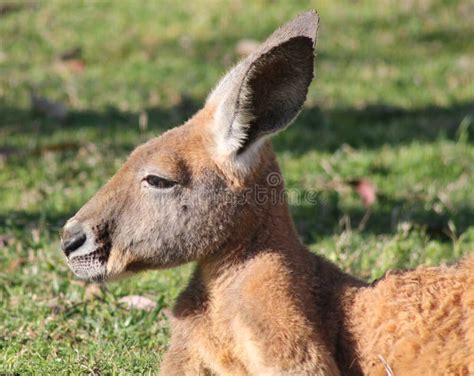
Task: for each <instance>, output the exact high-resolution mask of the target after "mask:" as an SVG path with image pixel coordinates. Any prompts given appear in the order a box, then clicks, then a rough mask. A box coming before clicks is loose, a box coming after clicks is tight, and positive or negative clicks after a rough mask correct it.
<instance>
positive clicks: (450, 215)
mask: <svg viewBox="0 0 474 376" xmlns="http://www.w3.org/2000/svg"><path fill="white" fill-rule="evenodd" d="M339 199H340V196H339V194H338V193H337V192H334V191H326V192H322V195H321V199H320V200H318V202H317V203H316V204H306V205H304V204H299V205H290V210H291V213H292V216H293V219H294V220H295V224H296V228H297V229H298V233H299V234H300V236H301V237H302V239H303V241H304V243H306V244H310V243H313V242H315V241H318V240H320V239H321V238H324V237H327V236H330V235H332V234H336V233H341V232H342V231H344V230H346V229H347V227H350V229H351V230H356V229H358V230H360V231H361V232H362V233H366V234H372V235H384V234H394V233H396V232H398V231H399V226H400V225H401V224H407V225H408V226H410V228H414V229H421V230H422V231H424V233H425V234H426V235H427V236H428V237H429V238H431V239H436V240H438V241H441V242H450V241H451V240H452V236H453V233H452V231H453V229H452V228H451V227H450V226H451V225H450V223H451V224H452V225H454V228H455V229H456V230H455V231H456V236H459V235H461V234H462V233H464V232H465V231H466V230H467V229H468V228H469V227H470V226H472V218H474V208H472V207H470V206H463V207H455V208H452V210H446V211H443V212H438V211H435V210H434V209H433V208H431V209H427V208H426V202H424V201H422V200H417V199H394V198H390V197H385V196H381V197H379V200H378V203H376V204H375V205H374V207H372V208H371V209H370V211H369V212H367V209H366V208H365V207H363V206H358V207H351V208H344V209H342V208H341V207H340V205H339Z"/></svg>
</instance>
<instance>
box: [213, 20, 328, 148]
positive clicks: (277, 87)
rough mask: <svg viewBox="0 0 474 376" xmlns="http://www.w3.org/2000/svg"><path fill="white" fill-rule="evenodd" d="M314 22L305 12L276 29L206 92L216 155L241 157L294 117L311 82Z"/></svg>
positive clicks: (316, 25) (315, 21)
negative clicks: (211, 109) (212, 116)
mask: <svg viewBox="0 0 474 376" xmlns="http://www.w3.org/2000/svg"><path fill="white" fill-rule="evenodd" d="M318 20H319V18H318V16H317V14H316V12H314V11H309V12H306V13H303V14H301V15H299V16H298V17H296V18H295V19H294V20H292V21H290V22H289V23H287V24H286V25H284V26H283V27H281V28H279V29H278V30H276V31H275V32H274V33H273V34H272V35H271V36H270V37H269V38H268V39H267V40H266V41H265V42H264V43H263V44H262V45H261V46H260V47H259V48H258V49H257V50H256V51H255V52H254V53H253V54H251V55H250V56H249V57H248V58H247V59H245V60H243V61H242V62H241V63H240V64H238V65H237V66H236V67H235V68H234V69H232V70H231V71H230V72H229V73H228V74H227V75H226V76H225V77H224V78H223V79H222V80H221V82H220V83H219V84H218V85H217V87H216V89H214V91H213V92H212V93H211V95H210V96H209V98H208V103H212V105H214V106H215V107H216V113H215V135H216V144H217V150H218V154H223V155H232V154H234V155H238V154H241V153H243V152H244V151H245V150H246V149H248V148H249V146H250V145H251V144H253V143H255V142H256V141H257V140H258V139H261V138H262V137H264V136H266V135H269V134H273V133H275V132H278V131H280V130H282V129H284V128H285V127H286V126H287V125H288V124H290V123H291V121H292V120H293V119H294V118H295V117H296V116H297V114H298V113H299V111H300V109H301V107H302V106H303V103H304V101H305V99H306V95H307V92H308V87H309V85H310V83H311V80H312V78H313V65H314V46H315V42H316V32H317V28H318Z"/></svg>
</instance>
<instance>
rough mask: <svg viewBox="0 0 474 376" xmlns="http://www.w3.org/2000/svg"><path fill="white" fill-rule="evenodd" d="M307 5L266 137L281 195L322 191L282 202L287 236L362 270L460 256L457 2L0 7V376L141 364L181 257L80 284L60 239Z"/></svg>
mask: <svg viewBox="0 0 474 376" xmlns="http://www.w3.org/2000/svg"><path fill="white" fill-rule="evenodd" d="M308 8H315V9H317V10H318V11H319V13H320V16H321V26H320V30H319V41H318V47H317V50H318V53H317V59H316V79H315V81H314V83H313V84H312V86H311V88H310V92H309V95H308V100H307V102H306V106H305V109H304V111H303V112H302V114H301V115H300V117H299V118H298V120H297V121H296V122H295V123H294V124H293V125H292V126H291V127H290V128H289V129H288V130H287V131H286V132H284V133H282V134H280V135H278V136H277V137H276V139H275V142H274V143H275V149H276V151H277V154H278V157H279V161H280V162H281V165H282V169H283V174H284V176H285V179H286V181H287V187H288V188H289V189H290V190H292V191H295V190H298V192H299V194H304V193H305V192H313V193H315V194H317V197H318V200H317V203H316V204H308V203H307V202H305V201H301V202H295V201H294V202H293V204H292V206H291V210H292V212H293V214H294V218H295V221H296V225H297V228H298V230H299V233H300V235H301V237H302V239H303V240H304V241H305V242H306V244H308V245H309V246H310V248H311V250H313V251H314V252H317V253H319V254H323V255H325V256H326V257H328V258H329V259H331V260H333V261H334V262H336V263H337V264H338V265H339V266H340V267H341V268H343V269H344V270H347V271H350V272H352V273H354V274H356V275H358V276H360V277H362V278H365V279H367V280H372V279H374V278H377V277H379V276H381V275H382V274H383V273H384V272H385V271H386V270H387V269H389V268H399V267H403V268H411V267H414V266H416V265H418V264H420V263H426V264H436V263H439V262H443V261H451V260H454V259H456V258H459V257H460V256H461V255H462V254H465V253H467V252H469V251H471V250H473V249H474V193H473V184H474V124H473V123H474V43H473V40H474V23H473V22H472V20H473V19H474V3H473V2H472V1H470V0H445V1H442V0H438V1H437V0H418V1H417V0H400V1H391V0H371V1H369V0H368V1H362V0H359V1H356V0H352V1H349V0H347V1H330V0H321V1H313V2H307V1H291V2H290V1H281V2H280V1H231V2H224V1H211V2H208V1H203V0H196V1H193V2H184V1H179V0H174V1H151V0H150V1H133V0H129V1H114V2H111V1H38V2H36V1H34V2H31V1H30V2H26V1H25V2H5V1H0V373H1V372H19V373H21V374H22V375H23V374H62V373H64V374H94V375H98V374H142V373H145V374H148V373H155V371H156V370H157V368H159V363H160V359H161V357H162V354H163V352H164V351H165V350H166V345H167V341H168V336H169V329H168V322H167V319H166V317H165V315H164V313H163V308H167V307H170V306H172V303H173V301H174V299H175V297H176V296H177V294H178V293H179V291H180V289H182V288H183V287H184V285H185V283H186V279H187V277H188V276H189V273H190V271H191V268H192V266H189V265H187V266H184V267H181V268H178V269H174V270H167V271H159V272H149V273H144V274H141V275H139V276H137V277H134V278H132V279H128V280H124V281H120V282H115V283H111V284H109V285H107V286H106V287H98V286H95V285H86V284H84V283H82V282H79V281H76V280H75V279H74V277H73V275H72V273H71V272H70V271H69V270H68V268H67V266H66V265H65V263H64V260H63V258H62V255H61V252H60V251H59V239H58V231H59V229H60V228H61V226H62V225H63V224H64V222H65V220H66V219H67V218H68V217H70V216H71V215H72V214H73V213H74V212H75V211H76V210H77V209H78V208H79V207H80V206H81V205H82V204H83V203H85V201H86V200H87V199H88V198H89V197H91V196H92V195H93V194H94V193H95V192H96V191H97V190H98V189H99V187H101V186H102V185H103V184H104V183H105V182H106V181H107V179H108V178H109V177H110V176H112V175H113V173H114V172H115V171H116V170H117V168H118V167H119V166H120V165H121V163H123V161H124V160H125V158H126V157H127V155H128V153H129V152H130V151H131V150H133V148H134V147H135V146H137V145H138V144H140V143H142V142H144V141H145V140H148V139H150V138H151V137H154V136H157V135H159V134H160V133H161V132H163V131H164V130H166V129H168V128H170V127H173V126H176V125H179V124H180V123H182V122H183V121H185V120H186V119H187V118H189V116H191V115H192V114H193V112H194V111H196V110H197V109H198V108H199V107H200V106H201V105H202V103H203V101H204V100H205V98H206V95H207V93H208V92H209V90H210V89H211V88H212V87H213V86H214V85H215V84H216V82H217V81H218V79H219V78H220V76H222V75H223V74H224V72H225V71H226V70H227V69H229V68H230V67H231V66H232V65H233V64H234V63H235V62H236V61H238V59H239V58H240V56H241V55H243V54H245V52H246V51H245V50H248V49H249V48H251V47H252V46H253V45H254V44H255V41H262V40H263V39H264V38H265V37H266V36H268V35H269V34H270V33H271V32H272V31H273V30H274V29H275V28H276V27H277V26H278V25H280V24H282V23H284V22H286V21H287V20H289V19H291V18H292V17H293V16H295V15H296V14H298V13H301V12H302V11H304V10H307V9H308ZM32 97H33V99H32ZM66 112H67V113H66ZM375 191H376V192H377V196H376V199H375V201H374V202H371V203H367V202H365V204H364V200H367V195H368V194H369V196H370V195H371V194H372V193H374V192H375ZM369 201H370V200H369ZM130 295H140V296H143V297H147V298H149V299H151V301H152V302H156V307H155V308H154V309H152V310H151V311H145V310H142V309H132V310H128V309H127V308H126V307H125V306H124V305H123V304H121V303H120V299H121V298H123V297H126V296H130Z"/></svg>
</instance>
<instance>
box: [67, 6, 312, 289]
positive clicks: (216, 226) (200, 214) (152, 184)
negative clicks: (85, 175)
mask: <svg viewBox="0 0 474 376" xmlns="http://www.w3.org/2000/svg"><path fill="white" fill-rule="evenodd" d="M317 25H318V17H317V15H316V13H315V12H307V13H304V14H302V15H300V16H298V17H297V18H295V19H294V20H293V21H291V22H289V23H288V24H286V25H285V26H283V27H282V28H280V29H278V30H276V31H275V32H274V33H273V34H272V35H271V36H270V37H269V38H268V39H267V41H265V42H264V43H263V44H262V45H261V46H260V48H259V49H258V50H257V51H255V52H254V53H253V54H252V55H250V56H249V57H248V58H246V59H245V60H243V61H241V62H240V63H239V64H238V65H237V66H236V67H235V68H233V69H232V70H231V71H230V72H229V73H228V74H227V75H226V76H225V77H224V78H223V79H222V80H221V81H220V83H219V84H218V85H217V87H216V88H215V89H214V90H213V91H212V93H211V94H210V95H209V97H208V99H207V101H206V104H205V106H204V108H203V109H202V110H200V111H199V112H198V113H197V114H196V115H194V117H192V118H191V119H190V120H188V121H187V122H186V123H185V124H184V125H182V126H180V127H177V128H174V129H172V130H170V131H168V132H166V133H164V134H163V135H161V136H160V137H158V138H156V139H153V140H151V141H149V142H147V143H145V144H143V145H141V146H139V147H138V148H136V149H135V151H133V152H132V154H131V155H130V157H129V158H128V160H127V161H126V163H125V164H124V165H123V166H122V168H121V169H120V170H119V171H118V172H117V173H116V174H115V175H114V176H113V177H112V178H111V180H110V181H109V182H108V183H107V184H106V185H105V186H104V187H103V188H102V189H101V190H100V191H99V192H98V193H97V194H96V195H95V196H94V197H92V199H90V201H89V202H87V203H86V204H85V205H84V206H83V207H82V208H81V209H80V210H79V211H78V212H77V213H76V215H75V216H74V217H73V218H71V219H70V220H69V221H68V222H67V223H66V225H65V226H64V229H63V233H62V242H61V247H62V249H63V251H64V253H65V254H66V257H67V260H68V264H69V266H70V267H71V269H72V270H73V272H74V273H75V274H76V275H78V276H79V277H80V278H84V279H90V280H105V279H110V278H114V277H118V276H122V275H125V274H127V273H131V272H132V273H133V272H136V271H139V270H144V269H152V268H166V267H171V266H175V265H178V264H182V263H185V262H188V261H191V260H199V259H203V258H206V257H211V255H216V254H219V252H225V250H226V249H229V247H232V246H236V245H237V244H238V243H242V242H246V241H250V240H249V239H251V237H252V234H254V233H255V231H257V230H258V228H259V227H261V226H262V222H263V221H265V217H266V214H265V213H268V212H269V210H271V206H272V204H271V202H270V201H268V200H265V195H267V194H268V192H269V191H270V190H269V188H271V189H272V190H275V189H277V190H282V183H281V182H278V183H277V184H275V182H271V181H268V176H269V175H271V174H272V173H278V171H279V170H278V165H277V164H276V162H275V158H274V155H273V152H272V149H271V145H270V142H269V141H268V137H269V136H270V135H272V134H275V133H276V132H278V131H280V130H282V129H284V128H285V127H286V126H287V125H288V124H289V123H290V122H291V121H292V120H293V119H294V118H295V117H296V115H297V114H298V112H299V111H300V109H301V107H302V105H303V103H304V101H305V99H306V94H307V91H308V86H309V84H310V83H311V80H312V78H313V59H314V45H315V38H316V31H317ZM270 185H271V187H270ZM262 196H263V199H262ZM267 216H268V215H267Z"/></svg>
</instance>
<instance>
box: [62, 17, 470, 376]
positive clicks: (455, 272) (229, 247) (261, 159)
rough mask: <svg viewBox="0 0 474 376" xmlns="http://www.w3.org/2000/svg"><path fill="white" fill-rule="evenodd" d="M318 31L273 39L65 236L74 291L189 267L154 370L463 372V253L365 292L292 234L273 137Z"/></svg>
mask: <svg viewBox="0 0 474 376" xmlns="http://www.w3.org/2000/svg"><path fill="white" fill-rule="evenodd" d="M318 23H319V17H318V15H317V13H316V12H314V11H309V12H306V13H303V14H301V15H299V16H298V17H296V18H295V19H294V20H293V21H291V22H289V23H287V24H286V25H284V26H283V27H281V28H280V29H278V30H276V31H275V32H274V33H273V34H272V35H271V36H270V37H269V38H268V39H267V40H266V41H265V42H264V43H263V44H262V45H261V46H260V47H259V48H258V49H257V50H256V51H255V52H253V53H252V54H251V55H250V56H248V57H247V58H246V59H244V60H243V61H241V62H240V63H239V64H238V65H236V66H235V68H233V69H232V70H231V71H230V72H229V73H228V74H227V75H226V76H225V77H224V78H223V79H222V80H221V81H220V83H219V84H218V85H217V86H216V88H215V89H214V90H213V91H212V92H211V94H210V95H209V97H208V98H207V100H206V103H205V105H204V107H203V109H201V110H200V111H199V112H197V113H196V114H195V115H194V116H193V117H192V118H191V119H190V120H188V121H187V122H186V123H185V124H184V125H182V126H180V127H177V128H174V129H171V130H169V131H168V132H166V133H164V134H162V135H161V136H160V137H158V138H155V139H152V140H151V141H149V142H147V143H145V144H143V145H141V146H139V147H138V148H136V149H135V151H133V153H132V154H131V155H130V157H129V159H128V160H127V161H126V163H125V164H124V165H123V167H122V168H121V169H120V170H119V171H118V172H117V173H116V174H115V175H114V176H113V177H112V178H111V180H110V181H109V182H108V183H107V184H106V185H105V186H104V187H103V188H102V189H101V190H100V191H99V192H98V193H97V194H96V195H95V196H94V197H93V198H92V199H91V200H90V201H89V202H87V203H86V204H85V205H84V206H83V207H82V208H81V209H80V210H79V211H78V212H77V214H76V215H75V216H74V217H73V218H71V219H69V220H68V222H67V223H66V225H65V227H64V229H63V232H62V237H61V247H62V249H63V251H64V253H65V255H66V259H67V262H68V264H69V266H70V268H71V269H72V271H73V272H74V273H75V274H76V275H77V276H78V277H79V278H82V279H85V280H92V281H107V280H112V279H115V278H119V277H123V276H126V275H131V274H134V273H137V272H139V271H142V270H147V269H161V268H171V267H174V266H177V265H180V264H183V263H187V262H190V261H195V262H196V267H195V271H194V274H193V276H192V278H191V280H190V281H189V285H188V286H187V288H186V289H185V290H184V291H183V292H182V293H181V295H180V296H179V298H178V299H177V302H176V305H175V306H174V309H173V313H172V317H171V326H172V336H171V341H170V345H169V349H168V351H167V353H166V355H165V357H164V360H163V362H162V364H161V368H160V372H161V374H162V375H200V374H202V375H206V374H209V375H210V374H216V375H362V374H364V375H386V374H388V375H468V374H470V375H473V374H474V288H473V287H474V258H473V257H472V256H468V257H466V258H465V259H464V260H462V261H460V262H459V263H458V264H456V265H451V266H440V267H437V268H435V267H420V268H418V269H415V270H412V271H405V272H395V273H388V274H387V275H386V276H385V277H384V278H382V279H380V280H379V281H377V282H374V283H373V284H370V285H369V284H366V283H365V282H363V281H361V280H359V279H357V278H355V277H352V276H350V275H348V274H346V273H344V272H343V271H341V270H340V269H338V267H337V266H335V265H334V264H332V263H331V262H329V261H327V260H325V259H324V258H323V257H321V256H318V255H316V254H314V253H311V252H310V251H309V250H308V249H307V248H306V247H305V246H304V245H303V244H302V243H301V242H300V240H299V238H298V235H297V233H296V231H295V227H294V225H293V222H292V219H291V217H290V214H289V210H288V205H287V202H286V200H285V199H284V197H285V195H284V194H283V193H284V185H283V181H282V180H281V179H278V177H279V174H280V170H279V167H278V163H277V161H276V158H275V155H274V153H273V151H272V146H271V142H270V137H271V136H272V135H274V134H275V133H277V132H279V131H282V130H283V129H285V127H287V126H288V125H289V124H290V123H291V122H292V120H293V119H294V118H295V117H296V116H297V115H298V113H299V111H300V110H301V108H302V106H303V104H304V102H305V100H306V95H307V91H308V87H309V85H310V83H311V81H312V79H313V66H314V48H315V43H316V33H317V29H318ZM275 177H277V179H275ZM273 197H278V198H279V199H277V200H274V199H272V198H273ZM282 197H283V198H282Z"/></svg>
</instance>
